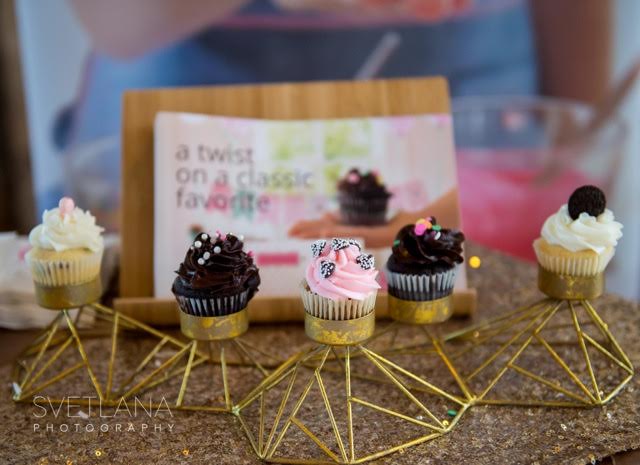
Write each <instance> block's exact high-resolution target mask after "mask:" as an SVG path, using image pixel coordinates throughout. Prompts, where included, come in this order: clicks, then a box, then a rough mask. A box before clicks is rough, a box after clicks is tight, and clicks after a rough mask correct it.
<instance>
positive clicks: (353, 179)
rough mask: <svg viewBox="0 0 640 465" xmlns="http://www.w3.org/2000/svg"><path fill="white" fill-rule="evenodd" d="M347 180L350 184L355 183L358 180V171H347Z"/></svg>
mask: <svg viewBox="0 0 640 465" xmlns="http://www.w3.org/2000/svg"><path fill="white" fill-rule="evenodd" d="M347 181H349V182H350V183H351V184H356V183H358V182H359V181H360V176H359V175H358V173H349V175H348V176H347Z"/></svg>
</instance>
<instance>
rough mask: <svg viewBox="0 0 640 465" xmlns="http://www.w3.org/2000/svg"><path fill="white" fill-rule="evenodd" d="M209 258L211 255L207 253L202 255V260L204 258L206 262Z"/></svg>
mask: <svg viewBox="0 0 640 465" xmlns="http://www.w3.org/2000/svg"><path fill="white" fill-rule="evenodd" d="M210 256H211V254H210V253H209V252H205V253H203V254H202V258H204V259H205V260H208V259H209V257H210Z"/></svg>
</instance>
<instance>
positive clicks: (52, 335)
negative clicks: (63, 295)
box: [12, 294, 280, 412]
mask: <svg viewBox="0 0 640 465" xmlns="http://www.w3.org/2000/svg"><path fill="white" fill-rule="evenodd" d="M50 295H51V294H49V296H50ZM45 303H46V302H45ZM48 306H49V309H48V310H47V311H51V310H55V309H54V308H52V305H48ZM43 311H44V310H43ZM56 311H57V312H58V315H57V316H56V317H55V318H54V320H53V321H52V322H51V323H50V324H49V326H48V327H47V328H46V329H45V330H44V331H43V332H42V333H41V334H40V335H39V336H38V337H37V338H36V339H35V340H34V341H33V342H32V343H31V344H30V345H29V346H28V347H27V348H26V349H25V350H24V351H23V352H22V353H21V354H20V355H19V356H18V358H17V360H16V364H15V367H14V372H13V376H12V380H13V383H12V386H13V399H14V400H15V401H16V402H31V401H32V400H33V399H34V397H35V396H39V395H41V396H46V397H47V399H49V400H50V401H51V402H59V403H62V402H64V403H69V404H73V405H96V404H97V403H98V402H100V405H102V406H105V407H109V406H111V407H118V406H119V405H123V404H128V403H135V402H139V401H141V402H142V403H143V404H144V405H145V406H146V407H149V408H159V407H164V408H166V407H170V408H172V409H178V410H180V409H184V410H206V411H213V412H229V411H230V410H231V406H232V403H233V402H232V399H233V396H232V391H233V389H232V384H233V381H230V380H229V375H228V372H229V369H230V368H232V369H235V368H236V367H237V368H238V369H239V370H240V371H241V374H240V375H239V376H243V377H245V378H246V377H247V376H256V380H255V384H257V383H258V382H259V381H260V380H261V379H262V378H263V377H264V376H265V375H266V374H267V368H265V367H269V366H276V365H277V364H279V363H280V360H277V359H275V358H274V357H272V356H270V355H269V354H267V353H265V352H264V351H261V350H259V349H256V348H254V347H253V346H251V345H249V344H247V343H246V342H242V341H240V340H239V339H233V340H228V341H211V342H203V341H200V342H199V341H196V340H189V341H187V342H185V341H183V340H182V339H180V338H178V337H175V336H173V335H171V334H168V333H165V332H162V331H159V330H157V329H155V328H152V327H150V326H148V325H146V324H144V323H141V322H139V321H137V320H135V319H134V318H131V317H129V316H127V315H124V314H122V313H119V312H116V311H114V310H112V309H110V308H108V307H105V306H103V305H100V304H98V303H91V304H86V305H82V306H80V307H79V308H78V309H74V310H68V309H61V310H56ZM140 332H143V333H146V336H148V337H146V338H140V337H139V333H140ZM125 336H128V337H129V340H128V341H127V346H128V350H127V351H124V350H122V345H123V343H122V338H123V337H125ZM149 336H150V337H149ZM96 338H109V339H110V342H111V344H110V348H109V351H108V352H107V353H105V352H104V350H101V351H100V352H96V351H91V350H89V348H90V347H91V344H92V343H95V342H96V341H95V340H96ZM141 340H144V341H145V345H142V343H141V342H140V341H141ZM136 343H137V345H136ZM201 349H204V351H202V350H201ZM92 353H93V354H94V355H93V356H91V355H90V354H92ZM259 359H262V360H266V362H265V361H263V362H262V363H261V362H260V361H259ZM185 360H186V363H181V362H184V361H185ZM196 367H200V368H202V369H203V370H204V369H205V367H208V371H207V372H205V373H202V376H203V377H204V380H203V382H202V385H203V386H204V388H203V389H201V390H200V391H202V392H195V390H192V391H189V390H188V382H189V380H190V379H191V378H192V377H193V371H194V369H195V368H196ZM200 368H199V369H200ZM254 372H255V373H257V374H255V375H254V374H253V373H254ZM81 378H82V379H81ZM63 380H65V381H66V383H65V384H63V383H61V381H63ZM201 381H202V380H201ZM216 381H219V382H216ZM192 384H193V383H192ZM69 386H73V387H74V391H70V390H69ZM78 390H79V391H78ZM205 391H206V392H205ZM214 391H215V392H214ZM198 396H200V397H199V398H198ZM190 400H191V402H189V401H190Z"/></svg>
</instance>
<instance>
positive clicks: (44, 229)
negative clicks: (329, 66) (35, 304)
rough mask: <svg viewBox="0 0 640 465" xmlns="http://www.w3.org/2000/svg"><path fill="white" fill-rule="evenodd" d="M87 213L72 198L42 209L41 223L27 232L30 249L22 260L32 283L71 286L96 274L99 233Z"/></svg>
mask: <svg viewBox="0 0 640 465" xmlns="http://www.w3.org/2000/svg"><path fill="white" fill-rule="evenodd" d="M103 230H104V229H103V228H101V227H100V226H97V225H96V219H95V217H93V216H92V215H91V213H89V212H88V211H83V210H81V209H80V208H77V207H76V206H75V204H74V202H73V200H72V199H70V198H68V197H64V198H62V199H60V203H59V205H58V208H54V209H52V210H45V211H44V213H43V214H42V224H39V225H38V226H36V227H35V228H33V229H32V230H31V233H30V234H29V242H30V244H31V246H32V249H31V250H30V251H29V252H28V253H27V254H26V256H25V260H26V261H27V264H28V265H29V268H30V270H31V275H32V277H33V280H34V281H35V282H36V283H37V284H39V285H41V286H46V287H59V286H72V285H78V284H84V283H87V282H90V281H93V280H95V279H96V278H98V276H99V275H100V264H101V262H102V253H103V251H104V240H103V238H102V231H103Z"/></svg>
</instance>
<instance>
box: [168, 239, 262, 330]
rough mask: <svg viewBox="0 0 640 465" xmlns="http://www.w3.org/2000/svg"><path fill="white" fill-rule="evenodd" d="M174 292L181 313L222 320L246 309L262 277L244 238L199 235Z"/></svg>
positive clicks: (191, 248)
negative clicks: (220, 318) (245, 246)
mask: <svg viewBox="0 0 640 465" xmlns="http://www.w3.org/2000/svg"><path fill="white" fill-rule="evenodd" d="M176 273H177V275H178V276H177V277H176V279H175V280H174V282H173V287H172V289H171V290H172V292H173V294H174V295H175V296H176V300H177V301H178V305H179V307H180V310H181V311H182V312H184V313H186V314H188V315H193V316H198V317H219V316H225V315H230V314H232V313H236V312H239V311H241V310H243V309H244V308H245V307H246V306H247V304H248V303H249V300H251V298H252V297H253V296H254V295H255V293H256V292H257V291H258V286H259V285H260V274H259V272H258V268H257V267H256V265H255V264H254V261H253V254H252V252H251V251H249V252H244V250H243V242H242V236H240V237H238V236H235V235H233V234H221V233H220V232H217V234H216V235H215V236H211V235H209V234H207V233H200V234H198V235H197V236H196V237H195V239H194V241H193V243H192V244H191V246H190V247H189V250H187V254H186V256H185V258H184V261H183V262H182V263H181V264H180V266H179V267H178V270H177V271H176Z"/></svg>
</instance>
